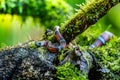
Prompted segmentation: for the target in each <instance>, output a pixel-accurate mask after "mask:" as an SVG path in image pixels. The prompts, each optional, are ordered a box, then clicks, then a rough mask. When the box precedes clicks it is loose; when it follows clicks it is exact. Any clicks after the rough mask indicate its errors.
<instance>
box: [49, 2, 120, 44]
mask: <svg viewBox="0 0 120 80" xmlns="http://www.w3.org/2000/svg"><path fill="white" fill-rule="evenodd" d="M119 2H120V0H86V3H85V4H81V5H80V9H79V10H78V12H77V13H76V14H75V15H72V17H71V18H70V19H69V20H68V21H66V22H65V23H64V24H63V25H62V26H61V28H60V31H61V33H62V35H63V36H64V38H65V40H66V41H67V43H69V42H71V41H72V40H73V39H75V37H76V36H77V35H79V34H80V33H82V32H84V31H85V30H86V29H87V28H88V27H89V26H91V25H93V24H95V23H96V22H97V21H98V20H99V19H100V18H102V17H103V16H104V15H105V14H106V13H107V12H108V11H109V9H111V8H112V7H113V6H115V5H116V4H118V3H119ZM48 39H49V40H51V41H53V42H54V41H55V37H54V35H52V36H51V37H49V38H48Z"/></svg>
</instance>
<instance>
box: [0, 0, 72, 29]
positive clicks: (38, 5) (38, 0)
mask: <svg viewBox="0 0 120 80" xmlns="http://www.w3.org/2000/svg"><path fill="white" fill-rule="evenodd" d="M0 12H1V13H9V14H18V15H22V16H23V17H24V16H33V17H40V19H41V22H42V23H43V24H44V25H45V26H47V27H49V28H51V27H53V26H55V25H60V23H61V22H63V21H64V20H65V19H66V18H67V16H68V15H69V14H71V13H72V8H71V6H69V5H68V4H67V3H66V2H65V1H63V0H54V1H53V0H1V1H0Z"/></svg>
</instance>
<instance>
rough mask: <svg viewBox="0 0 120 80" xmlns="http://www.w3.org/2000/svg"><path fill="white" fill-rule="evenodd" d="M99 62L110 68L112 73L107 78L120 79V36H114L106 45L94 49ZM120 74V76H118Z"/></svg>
mask: <svg viewBox="0 0 120 80" xmlns="http://www.w3.org/2000/svg"><path fill="white" fill-rule="evenodd" d="M92 52H93V53H94V54H95V56H96V58H97V59H98V61H99V64H101V65H102V66H104V67H106V68H108V69H110V74H109V75H108V76H107V77H106V79H108V78H111V79H112V80H119V79H120V38H117V37H114V39H112V40H111V41H110V42H108V43H106V45H105V46H102V47H99V48H95V49H93V50H92ZM117 76H119V77H117Z"/></svg>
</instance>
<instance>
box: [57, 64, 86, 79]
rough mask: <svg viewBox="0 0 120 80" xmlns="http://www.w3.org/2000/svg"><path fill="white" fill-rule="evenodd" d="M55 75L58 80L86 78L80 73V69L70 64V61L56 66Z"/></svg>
mask: <svg viewBox="0 0 120 80" xmlns="http://www.w3.org/2000/svg"><path fill="white" fill-rule="evenodd" d="M56 75H57V78H58V79H60V80H87V79H86V78H85V76H83V75H82V74H80V71H79V70H78V69H77V68H76V67H74V66H73V65H70V63H66V64H64V65H62V66H58V67H57V74H56Z"/></svg>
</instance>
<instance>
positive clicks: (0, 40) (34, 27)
mask: <svg viewBox="0 0 120 80" xmlns="http://www.w3.org/2000/svg"><path fill="white" fill-rule="evenodd" d="M84 2H85V0H0V48H2V47H5V46H13V45H17V44H19V43H22V42H26V41H28V40H31V39H33V40H39V39H41V38H42V35H43V33H44V32H45V29H46V28H50V29H53V27H54V26H55V25H61V23H64V21H66V20H67V19H68V16H72V15H74V13H75V9H79V7H78V6H76V4H81V3H84ZM89 30H90V31H89V32H95V34H96V36H98V35H99V34H100V33H101V32H103V31H105V30H109V31H111V32H113V33H114V34H115V35H117V36H120V4H119V5H117V6H115V7H113V8H112V9H111V10H110V11H109V12H108V13H107V15H106V16H105V17H103V18H102V19H100V20H99V21H98V22H97V23H96V24H95V25H93V26H91V27H90V29H89ZM96 31H97V32H96Z"/></svg>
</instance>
